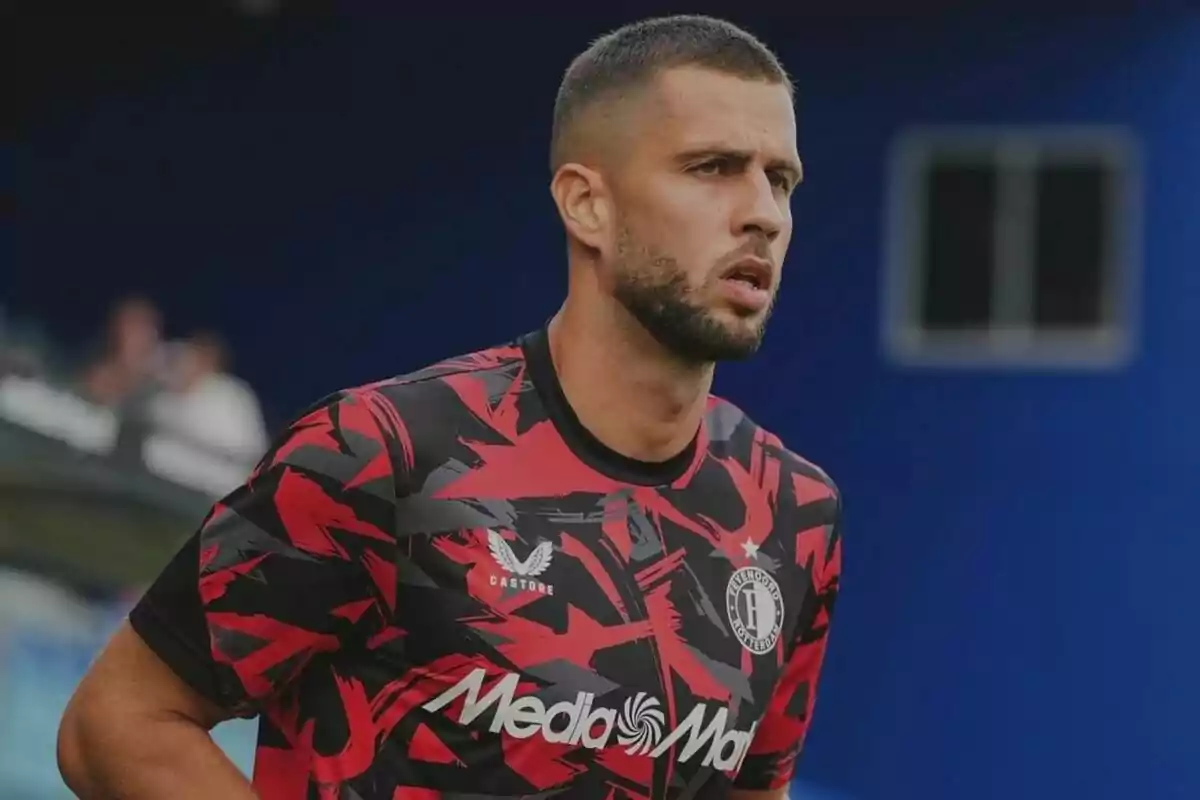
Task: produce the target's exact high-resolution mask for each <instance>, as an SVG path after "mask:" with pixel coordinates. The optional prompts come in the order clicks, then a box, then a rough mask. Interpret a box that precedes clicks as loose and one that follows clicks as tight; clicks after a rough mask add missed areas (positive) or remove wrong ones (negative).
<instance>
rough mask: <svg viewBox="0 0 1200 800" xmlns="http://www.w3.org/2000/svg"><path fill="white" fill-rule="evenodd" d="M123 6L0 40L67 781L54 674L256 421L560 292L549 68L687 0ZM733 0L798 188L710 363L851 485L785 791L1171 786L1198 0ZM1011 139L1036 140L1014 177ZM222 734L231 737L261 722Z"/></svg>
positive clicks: (28, 707)
mask: <svg viewBox="0 0 1200 800" xmlns="http://www.w3.org/2000/svg"><path fill="white" fill-rule="evenodd" d="M145 5H146V4H142V3H134V2H125V1H122V2H112V3H107V4H104V10H103V11H101V10H99V9H98V8H93V7H91V6H84V5H82V4H78V3H75V4H72V3H57V4H50V3H43V4H38V8H40V11H38V12H37V13H32V12H29V13H25V14H22V15H21V16H20V17H19V18H18V19H17V21H18V23H19V24H18V25H17V26H14V28H13V29H14V30H16V31H18V32H19V35H20V41H19V42H18V45H17V48H16V50H15V52H16V54H17V58H16V62H15V63H16V65H17V82H16V87H17V89H18V91H17V94H16V100H17V102H16V104H15V107H14V108H15V111H16V113H17V115H16V117H15V118H14V119H13V122H14V123H15V124H14V125H12V126H6V128H8V129H9V130H11V131H13V132H14V133H15V136H10V137H8V138H7V139H6V142H5V144H4V145H3V149H2V150H0V164H2V169H0V180H2V181H3V185H2V186H0V198H2V203H0V214H2V216H0V248H2V249H0V305H2V307H3V312H2V314H0V340H2V341H3V347H2V348H0V352H2V353H3V358H2V359H0V360H2V363H3V377H2V378H0V797H4V798H13V799H14V800H23V799H28V800H49V799H50V798H57V797H63V796H69V795H67V794H66V793H65V790H64V789H62V788H61V786H60V785H59V784H58V782H57V778H56V773H55V769H54V758H53V740H54V730H55V725H56V723H57V716H58V714H59V713H60V711H61V709H62V706H63V703H64V702H65V700H66V698H67V697H68V696H69V694H70V692H71V690H72V688H73V686H74V683H75V682H76V681H77V680H78V678H79V676H80V675H81V674H82V672H83V670H84V669H85V668H86V665H87V663H88V661H89V659H90V658H91V657H92V656H93V655H94V653H95V649H96V647H97V646H98V645H99V643H100V642H101V641H102V640H103V637H104V635H105V634H106V633H107V632H108V631H109V630H111V626H112V625H113V624H115V621H116V620H118V619H119V618H120V615H121V614H122V613H123V610H124V609H125V608H127V606H128V604H129V603H130V602H131V600H132V598H133V597H135V596H136V594H137V592H138V590H139V588H140V587H142V586H144V584H145V582H146V581H147V580H149V579H150V578H152V577H153V575H154V574H155V572H156V570H157V569H158V567H159V566H161V564H162V563H163V562H164V560H165V559H166V558H167V556H168V555H169V554H170V553H171V552H172V551H173V549H174V548H175V547H176V546H178V544H179V542H180V541H181V539H182V538H183V537H186V536H187V535H188V533H189V532H190V530H191V529H192V527H193V526H194V525H195V524H196V522H197V521H198V520H199V518H200V517H201V515H202V514H203V513H204V511H205V510H206V509H207V506H208V504H209V503H211V502H212V499H213V497H214V496H216V495H217V494H219V493H220V492H221V491H223V489H225V488H228V486H230V485H232V483H236V481H237V480H238V478H239V477H240V476H241V474H242V473H243V472H244V471H245V464H246V463H247V460H248V459H252V458H253V456H254V455H255V451H256V449H257V448H259V447H261V441H262V436H264V435H267V434H269V433H270V431H272V430H274V429H275V428H276V427H277V426H278V425H279V424H280V422H282V421H283V420H285V419H286V418H287V417H289V416H290V415H291V414H293V413H295V412H297V411H298V410H300V409H301V408H302V407H304V406H305V405H306V404H307V403H308V402H310V401H312V400H314V399H315V398H317V397H319V396H322V395H324V394H326V393H327V392H329V391H331V390H333V389H336V388H339V387H342V386H346V385H352V384H357V383H361V382H364V381H368V380H373V379H377V378H381V377H385V376H388V375H391V374H396V373H402V372H405V371H408V370H411V369H413V368H415V367H418V366H420V365H422V364H424V363H427V362H430V361H433V360H436V359H440V358H442V357H444V356H448V355H452V354H456V353H459V352H462V351H467V350H472V349H475V348H477V347H480V346H484V345H488V344H491V343H493V342H498V341H501V340H505V339H507V338H509V337H511V336H512V335H514V334H516V333H520V332H523V331H525V330H527V329H530V328H533V327H535V326H537V325H538V324H540V323H541V322H542V321H543V320H544V319H545V318H546V317H548V316H549V315H550V314H552V313H553V311H554V310H555V308H556V304H557V302H558V301H559V299H560V297H561V295H562V292H563V291H564V288H565V280H564V278H565V267H564V262H563V245H562V239H561V233H560V231H559V229H558V225H557V221H556V218H555V216H554V213H553V208H552V205H551V203H550V201H549V196H548V193H547V190H546V184H547V178H548V176H547V174H546V168H545V153H546V149H547V141H548V132H549V118H550V111H551V106H552V103H553V98H554V92H555V89H556V86H557V82H558V79H559V77H560V75H561V72H562V70H563V69H564V68H565V66H566V64H567V62H568V61H569V59H570V58H571V57H572V56H573V55H574V54H575V53H576V52H577V51H578V50H580V49H581V48H582V47H584V46H585V45H586V43H587V42H588V41H589V40H590V39H591V38H592V37H594V36H596V35H598V34H600V33H602V32H604V31H606V30H608V29H611V28H613V27H615V26H617V25H620V24H622V23H624V22H627V21H630V20H632V19H635V18H637V17H638V16H644V15H646V14H649V13H654V12H660V11H680V10H688V11H694V10H697V8H696V7H695V6H693V7H691V8H687V9H680V8H679V7H671V8H663V7H657V8H656V7H654V5H653V4H649V3H645V4H640V5H639V6H638V7H637V8H630V7H626V8H622V7H621V5H622V4H615V5H611V6H609V7H608V8H598V7H595V6H592V7H588V8H571V9H564V10H562V11H559V12H550V11H541V12H537V13H518V12H507V13H501V12H500V11H496V10H486V11H483V10H478V9H473V10H454V9H451V8H449V7H447V8H444V9H442V10H440V11H439V10H435V9H433V8H422V9H421V10H420V12H419V13H418V12H413V11H410V12H403V11H400V10H397V9H396V8H393V7H392V6H391V5H390V4H384V3H381V2H376V3H371V2H359V3H340V4H335V3H333V2H317V1H316V0H312V1H309V2H300V1H299V0H297V1H295V2H291V1H289V0H277V2H266V1H264V2H238V3H234V2H229V3H224V4H222V3H211V2H210V3H205V2H198V1H195V2H193V1H191V0H189V2H182V0H180V2H177V3H175V4H173V7H172V10H171V11H170V12H165V13H164V12H162V11H158V12H152V11H148V10H147V9H145V8H144V7H143V6H145ZM624 5H625V6H632V5H633V4H624ZM755 5H756V4H755V3H739V4H736V8H737V9H738V13H737V14H728V13H724V15H725V16H727V17H729V18H730V19H732V20H733V21H735V22H738V23H740V24H743V25H745V26H747V27H748V28H749V29H750V30H752V31H753V32H755V33H757V34H759V35H761V36H762V37H764V38H765V39H766V40H767V42H768V43H769V44H770V45H771V46H772V47H774V48H775V49H776V50H777V51H778V52H779V53H780V55H781V56H782V58H783V60H784V62H785V64H786V65H787V67H788V68H789V70H790V71H791V72H792V74H793V75H794V77H795V79H796V81H797V83H798V86H799V114H800V123H801V128H800V130H801V154H802V156H803V157H804V159H805V162H806V172H807V180H806V183H805V185H804V186H803V187H802V189H801V191H800V192H799V193H798V196H797V197H796V200H795V204H794V213H795V218H796V239H795V243H794V244H793V248H792V252H791V256H790V258H789V262H788V266H787V270H786V280H785V288H784V291H783V295H782V300H781V303H780V306H779V309H778V312H777V314H776V316H775V318H774V320H773V322H772V327H771V331H770V335H769V337H768V342H767V345H766V347H765V348H764V351H763V353H762V354H761V356H760V357H759V358H758V359H756V360H754V361H752V362H749V363H746V364H738V365H732V366H728V367H724V368H722V369H721V370H720V371H719V375H718V391H719V392H720V393H722V394H724V395H726V396H728V397H729V398H730V399H732V400H734V401H735V402H737V403H738V404H740V405H742V406H744V407H745V408H747V409H748V410H749V411H750V412H751V414H752V415H753V416H755V417H756V418H757V419H758V421H760V422H761V423H763V424H764V425H766V426H767V427H769V428H772V429H773V430H775V431H776V432H778V433H779V434H780V435H781V436H782V437H783V438H784V439H785V440H786V441H787V442H788V443H789V444H790V445H791V446H792V447H793V448H794V449H797V450H798V451H800V452H801V453H803V454H805V455H806V456H808V457H809V458H811V459H813V460H815V461H817V462H818V463H820V464H822V465H823V466H825V467H826V468H827V469H828V470H829V471H830V472H831V473H832V474H833V476H834V477H835V479H836V480H837V481H838V483H839V485H840V486H841V488H842V489H843V491H844V494H845V497H846V526H847V527H846V531H847V533H846V536H847V542H848V544H847V557H846V565H847V566H846V576H845V583H844V589H843V598H842V600H841V601H840V605H839V609H838V614H837V619H836V623H835V628H834V634H833V639H832V649H831V653H830V656H829V659H828V662H827V666H826V669H825V677H824V681H823V686H822V689H821V694H820V701H819V703H818V712H817V717H816V722H815V726H814V728H813V731H812V735H811V738H810V741H809V745H808V748H807V752H806V754H805V756H804V758H803V761H802V764H801V767H800V776H799V778H798V779H797V782H796V784H795V786H794V787H793V795H794V796H795V797H796V798H798V799H799V798H825V797H830V798H840V799H841V800H892V799H893V798H896V799H899V798H921V800H942V799H943V798H944V799H945V800H964V799H970V800H991V798H1006V799H1008V798H1028V799H1029V800H1035V799H1038V798H1077V797H1078V798H1084V797H1086V798H1094V799H1096V800H1100V799H1101V798H1139V799H1141V798H1146V799H1147V800H1151V799H1152V800H1168V799H1173V798H1195V797H1200V760H1198V759H1196V758H1195V752H1194V751H1195V749H1196V741H1197V739H1196V720H1197V718H1198V715H1200V688H1198V685H1200V682H1198V681H1197V678H1196V676H1197V674H1198V668H1197V667H1198V664H1200V659H1198V658H1197V656H1198V655H1200V626H1198V625H1197V623H1196V609H1197V608H1200V580H1198V579H1197V566H1196V565H1197V563H1198V562H1200V536H1198V535H1197V534H1198V531H1197V524H1196V518H1195V517H1193V516H1192V513H1193V512H1194V508H1195V506H1196V503H1197V500H1200V488H1198V476H1200V447H1198V445H1200V426H1198V425H1197V423H1196V421H1195V414H1196V410H1197V408H1200V369H1197V360H1196V356H1195V353H1196V350H1197V344H1198V342H1200V339H1198V337H1197V335H1196V333H1195V309H1196V307H1197V304H1198V303H1200V224H1197V222H1196V220H1197V214H1198V210H1200V13H1198V12H1197V11H1196V10H1195V9H1189V7H1188V5H1187V4H1174V5H1171V4H1155V3H1144V4H1141V5H1140V6H1139V10H1138V11H1136V12H1135V11H1132V10H1125V11H1121V12H1117V11H1112V10H1104V11H1101V10H1098V9H1097V8H1095V7H1093V8H1091V9H1087V8H1084V6H1085V5H1086V4H1082V3H1074V4H1069V5H1067V4H1063V5H1062V6H1061V7H1058V5H1057V4H1056V3H1053V2H1044V3H1040V4H1037V5H1034V4H1031V3H1016V4H1013V3H1009V4H1007V5H1006V6H1003V7H1000V6H991V5H989V6H986V7H985V6H980V7H979V9H978V10H975V11H971V12H969V13H968V12H966V11H962V10H955V11H946V10H942V9H943V7H945V6H949V4H933V3H908V4H895V5H894V6H893V7H890V10H889V11H888V12H887V13H886V14H881V13H880V12H879V11H878V9H876V8H874V7H873V6H872V5H871V4H867V3H858V2H854V3H843V4H842V5H841V6H840V7H839V9H840V10H836V11H834V10H824V11H820V12H818V11H795V10H792V11H787V12H783V11H774V12H769V11H763V12H756V11H755V8H754V6H755ZM814 5H815V4H814ZM1127 6H1132V4H1127ZM52 8H54V9H55V10H53V11H52V10H50V9H52ZM89 9H90V10H89ZM703 10H713V11H716V12H718V13H722V12H728V11H729V9H720V8H719V7H718V8H715V9H707V8H706V9H703ZM26 11H27V12H28V9H26ZM1031 154H1033V155H1031ZM1039 154H1041V156H1044V157H1045V159H1047V160H1048V162H1053V163H1056V164H1060V165H1062V164H1065V165H1066V168H1064V169H1060V170H1059V172H1057V173H1054V172H1053V171H1051V172H1050V173H1036V174H1035V173H1031V172H1029V171H1028V170H1025V171H1022V167H1021V165H1022V164H1025V165H1028V164H1029V163H1035V162H1038V159H1039V157H1041V156H1039ZM1081 164H1082V167H1080V165H1081ZM939 165H940V166H939ZM947 165H949V166H947ZM964 165H965V167H964ZM939 169H940V170H941V171H940V172H939V171H938V170H939ZM956 169H957V171H955V170H956ZM1030 175H1034V176H1035V177H1034V178H1032V179H1031V178H1030ZM931 176H932V177H931ZM1056 180H1057V183H1056V182H1055V181H1056ZM939 181H940V182H939ZM930 187H935V188H936V187H941V189H939V190H938V191H934V189H931V188H930ZM1055 187H1057V189H1056V188H1055ZM939 192H940V194H939ZM1056 192H1057V194H1056ZM931 198H932V199H931ZM939 198H940V199H939ZM972 209H975V211H977V212H978V213H975V217H971V214H972V213H973V212H972ZM980 209H982V210H980ZM1031 209H1032V210H1031ZM1037 209H1042V211H1038V210H1037ZM1046 209H1049V210H1048V211H1047V210H1046ZM1079 209H1083V210H1084V211H1086V210H1087V209H1093V210H1094V211H1095V213H1093V214H1092V215H1091V217H1088V214H1087V213H1083V212H1079V213H1076V211H1078V210H1079ZM1095 209H1098V210H1095ZM1039 213H1041V214H1042V215H1043V217H1037V216H1036V215H1037V214H1039ZM956 214H958V216H956ZM1047 214H1048V215H1049V216H1048V217H1046V215H1047ZM964 215H965V216H964ZM981 215H982V216H983V217H984V218H986V219H988V220H990V221H994V223H995V226H994V228H990V229H989V230H990V231H991V234H986V232H985V233H981V234H978V235H972V234H969V232H970V231H972V230H974V228H972V225H973V223H972V222H971V221H970V220H971V219H975V218H978V217H980V216H981ZM1034 218H1037V219H1043V218H1045V220H1048V221H1044V222H1043V224H1042V227H1041V228H1038V230H1039V231H1041V234H1039V235H1031V234H1030V230H1031V228H1030V226H1029V225H1028V224H1025V225H1024V226H1023V223H1022V222H1021V220H1026V221H1028V220H1029V219H1034ZM989 224H991V223H989ZM976 227H978V226H976ZM1047 230H1049V231H1050V232H1051V233H1050V234H1046V235H1042V234H1045V231H1047ZM964 231H966V232H964ZM1056 232H1058V233H1061V234H1062V235H1059V236H1056V235H1054V234H1055V233H1056ZM988 236H991V238H990V239H988V238H987V237H988ZM1039 236H1041V238H1039ZM980 237H982V239H983V240H986V241H983V244H980V241H979V240H980ZM931 242H933V243H938V242H940V243H942V244H941V245H937V246H934V245H931V244H930V243H931ZM922 243H924V244H922ZM939 248H940V249H939ZM956 248H957V249H956ZM972 248H974V249H972ZM922 253H924V255H922ZM930 253H933V254H934V255H930ZM980 253H984V255H982V256H981V255H980ZM938 254H940V255H938ZM935 256H936V257H935ZM993 256H994V264H992V260H991V259H992V257H993ZM947 263H949V264H950V265H951V266H950V267H947V266H946V264H947ZM980 264H984V267H987V266H988V265H989V264H990V265H991V269H990V271H987V270H986V269H984V272H980V270H981V269H982V268H981V267H980V266H979V265H980ZM1031 264H1033V265H1034V266H1032V267H1031V266H1030V265H1031ZM1085 273H1087V274H1085ZM979 274H983V275H984V277H983V278H979V277H978V275H979ZM970 275H976V278H975V279H972V278H970V277H969V276H970ZM1088 275H1091V276H1093V277H1092V278H1089V277H1088ZM931 276H933V277H931ZM938 276H940V277H938ZM947 276H949V277H947ZM964 276H966V277H964ZM1031 276H1032V277H1031ZM1031 286H1032V287H1033V288H1030V287H1031ZM939 287H940V288H939ZM981 287H982V288H981ZM1034 295H1036V297H1035V296H1034ZM134 296H137V297H141V298H145V300H144V301H141V302H131V301H130V298H131V297H134ZM1043 296H1044V297H1047V298H1051V300H1046V301H1045V302H1043V301H1042V299H1041V298H1042V297H1043ZM981 297H982V298H983V299H982V301H981V300H980V298H981ZM1031 297H1033V300H1031V299H1030V298H1031ZM1055 297H1057V298H1058V299H1059V302H1058V304H1057V306H1055V303H1054V302H1052V299H1053V298H1055ZM914 298H915V299H914ZM997 298H1000V299H997ZM1004 298H1007V300H1005V299H1004ZM1014 298H1015V300H1014ZM1063 298H1066V299H1063ZM1079 298H1084V299H1087V298H1092V299H1093V300H1095V303H1094V304H1093V305H1095V306H1096V307H1097V308H1099V309H1100V310H1099V311H1097V312H1096V314H1094V315H1092V316H1089V315H1088V314H1087V313H1086V312H1077V313H1076V312H1072V311H1071V308H1076V307H1077V306H1079V305H1080V304H1081V303H1082V304H1083V305H1086V304H1087V303H1085V302H1084V301H1083V300H1080V299H1079ZM1097 298H1098V299H1097ZM1076 301H1078V302H1076ZM981 303H982V306H981ZM935 306H936V307H937V308H940V309H942V314H941V316H937V315H936V314H932V312H930V311H929V309H930V308H933V307H935ZM1055 307H1057V308H1058V309H1059V310H1058V311H1057V312H1055V310H1054V308H1055ZM980 308H982V309H983V310H982V311H980ZM922 309H924V311H922ZM1031 309H1035V310H1034V311H1031ZM989 314H990V315H991V316H989ZM1056 314H1057V316H1056ZM935 317H936V318H935ZM1064 320H1065V321H1064ZM1035 323H1036V324H1035ZM204 331H213V332H215V333H216V334H218V335H219V337H220V338H221V339H222V340H223V342H224V350H225V351H226V353H227V354H228V355H230V356H232V361H231V362H226V363H225V364H224V365H222V364H220V363H219V362H218V361H216V360H215V359H213V358H212V356H213V355H214V354H216V353H217V349H215V348H214V347H213V346H212V340H211V337H209V336H206V335H199V336H197V335H196V333H197V332H204ZM105 337H108V338H107V339H106V338H105ZM230 364H231V366H230ZM235 375H236V378H234V377H233V376H235ZM139 376H140V377H139ZM148 386H152V387H153V389H152V390H151V389H148V388H147V387H148ZM218 733H219V736H220V737H221V741H222V743H223V744H224V745H225V746H226V747H227V748H228V750H229V752H230V753H231V754H232V755H233V756H234V757H235V758H236V759H238V761H239V763H240V764H243V765H248V762H249V750H250V747H251V744H252V741H253V736H254V727H253V723H238V724H234V725H228V726H223V727H222V728H220V729H219V730H218Z"/></svg>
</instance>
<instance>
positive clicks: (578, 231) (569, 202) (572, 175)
mask: <svg viewBox="0 0 1200 800" xmlns="http://www.w3.org/2000/svg"><path fill="white" fill-rule="evenodd" d="M550 195H551V196H552V197H553V198H554V204H555V205H556V206H557V207H558V215H559V217H561V218H562V222H563V226H564V227H565V228H566V229H567V235H568V236H570V237H571V238H573V239H575V240H577V241H579V242H580V243H581V244H583V245H584V246H586V247H589V248H591V249H594V250H603V249H604V248H605V244H606V243H607V242H608V241H610V240H611V237H610V235H609V234H610V228H611V226H612V217H613V214H612V198H611V195H610V194H609V192H608V187H607V186H606V185H605V183H604V178H603V177H602V176H601V175H600V173H599V172H597V171H596V170H594V169H591V168H589V167H585V166H583V165H582V164H575V163H569V164H563V165H562V166H561V167H559V168H558V170H557V171H556V172H555V173H554V178H553V179H551V181H550Z"/></svg>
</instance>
